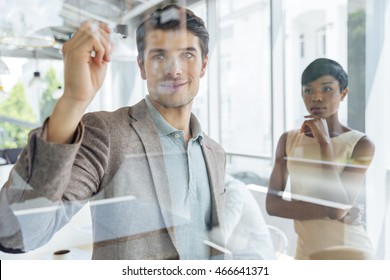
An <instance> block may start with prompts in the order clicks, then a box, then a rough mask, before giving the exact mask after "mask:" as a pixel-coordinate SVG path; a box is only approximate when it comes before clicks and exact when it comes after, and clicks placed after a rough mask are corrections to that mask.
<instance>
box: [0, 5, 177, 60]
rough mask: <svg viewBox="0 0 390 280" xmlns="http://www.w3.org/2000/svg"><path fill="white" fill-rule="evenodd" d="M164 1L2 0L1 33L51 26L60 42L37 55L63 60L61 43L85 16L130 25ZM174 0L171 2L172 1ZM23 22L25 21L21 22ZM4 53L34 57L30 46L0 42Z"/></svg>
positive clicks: (109, 22) (2, 53) (112, 24)
mask: <svg viewBox="0 0 390 280" xmlns="http://www.w3.org/2000/svg"><path fill="white" fill-rule="evenodd" d="M162 2H167V1H163V0H0V11H1V14H0V36H1V32H2V30H4V29H5V28H6V27H7V26H9V25H10V24H11V25H14V26H15V27H17V28H21V26H26V29H28V31H29V32H30V33H33V32H34V31H36V30H40V29H42V28H46V27H50V29H51V31H52V32H53V35H54V37H55V39H56V41H57V44H56V46H55V47H54V48H42V49H39V50H37V57H38V58H53V59H61V58H62V56H61V54H60V52H59V50H60V49H61V44H62V43H63V42H64V41H65V40H66V39H67V38H68V35H69V34H71V33H73V32H74V31H75V30H76V28H77V27H78V26H79V25H80V23H81V22H82V21H84V20H86V19H94V20H99V21H103V22H106V23H107V24H109V25H110V26H112V27H115V25H116V24H128V23H129V22H131V21H132V20H134V19H136V18H137V17H139V16H140V15H142V14H144V13H145V12H147V11H148V10H149V9H151V8H153V7H155V6H156V5H158V4H160V3H162ZM171 2H172V1H171ZM22 23H23V24H22ZM0 49H1V55H2V56H18V57H33V51H32V50H31V49H29V50H28V49H23V48H15V47H13V46H9V45H5V44H1V43H0Z"/></svg>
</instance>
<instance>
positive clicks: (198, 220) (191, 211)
mask: <svg viewBox="0 0 390 280" xmlns="http://www.w3.org/2000/svg"><path fill="white" fill-rule="evenodd" d="M145 100H146V105H147V107H148V109H149V111H150V113H151V115H152V118H153V121H154V123H155V125H156V127H157V130H158V133H159V136H160V142H161V146H162V149H163V151H164V160H165V164H166V167H167V171H168V179H169V183H170V187H171V199H172V212H173V217H174V222H175V236H176V240H177V244H178V247H179V248H178V250H179V254H180V259H208V258H209V257H210V251H209V248H208V247H207V246H206V245H204V243H203V240H204V239H205V238H206V235H207V231H208V230H209V227H210V222H211V195H210V186H209V180H208V174H207V169H206V163H205V160H204V157H203V152H202V147H201V146H202V143H203V132H202V129H201V127H200V124H199V122H198V120H197V119H196V118H195V116H193V115H192V116H191V120H190V127H191V131H192V138H191V139H190V140H189V142H188V145H187V144H186V141H185V139H184V131H180V130H177V129H176V128H174V127H172V126H171V125H170V124H169V123H167V122H166V121H165V119H164V118H163V117H162V116H161V115H160V113H159V112H158V111H157V109H156V108H155V107H154V106H153V104H152V102H151V101H150V100H149V96H147V97H146V98H145Z"/></svg>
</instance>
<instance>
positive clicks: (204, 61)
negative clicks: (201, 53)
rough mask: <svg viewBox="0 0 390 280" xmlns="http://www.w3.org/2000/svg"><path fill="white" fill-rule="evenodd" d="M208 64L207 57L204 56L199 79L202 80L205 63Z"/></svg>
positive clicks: (204, 72)
mask: <svg viewBox="0 0 390 280" xmlns="http://www.w3.org/2000/svg"><path fill="white" fill-rule="evenodd" d="M208 62H209V56H208V55H206V56H205V58H204V59H203V62H202V69H201V70H200V77H201V78H203V77H204V75H205V74H206V67H207V63H208Z"/></svg>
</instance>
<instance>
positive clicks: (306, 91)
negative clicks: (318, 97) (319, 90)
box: [303, 88, 311, 94]
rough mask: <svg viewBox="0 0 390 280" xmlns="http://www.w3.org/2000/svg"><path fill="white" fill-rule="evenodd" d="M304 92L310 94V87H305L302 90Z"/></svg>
mask: <svg viewBox="0 0 390 280" xmlns="http://www.w3.org/2000/svg"><path fill="white" fill-rule="evenodd" d="M303 92H304V93H306V94H310V93H311V89H310V88H306V89H304V90H303Z"/></svg>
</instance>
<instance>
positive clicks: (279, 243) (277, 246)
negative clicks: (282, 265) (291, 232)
mask: <svg viewBox="0 0 390 280" xmlns="http://www.w3.org/2000/svg"><path fill="white" fill-rule="evenodd" d="M267 227H268V230H269V233H270V235H271V239H272V244H273V246H274V250H275V259H279V258H280V257H281V256H282V255H284V254H286V253H287V248H288V239H287V236H286V234H285V233H284V232H283V231H282V230H280V229H279V228H277V227H275V226H272V225H267Z"/></svg>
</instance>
